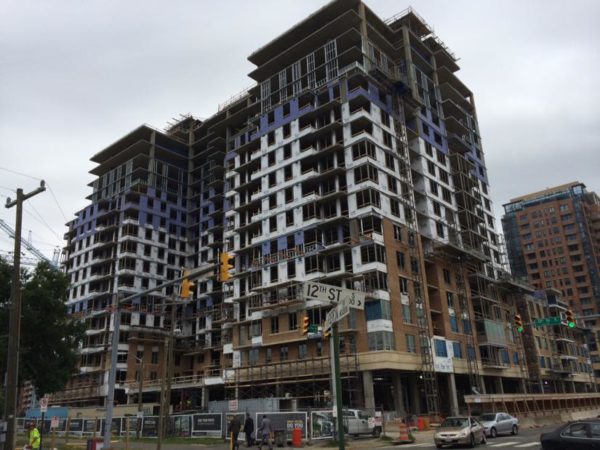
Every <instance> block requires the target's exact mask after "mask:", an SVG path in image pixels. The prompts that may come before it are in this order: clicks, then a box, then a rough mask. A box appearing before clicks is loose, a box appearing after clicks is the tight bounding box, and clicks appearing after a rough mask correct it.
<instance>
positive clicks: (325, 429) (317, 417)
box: [310, 410, 334, 439]
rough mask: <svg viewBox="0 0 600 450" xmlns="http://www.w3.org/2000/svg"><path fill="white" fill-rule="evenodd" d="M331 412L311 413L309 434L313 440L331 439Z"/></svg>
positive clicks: (332, 421) (332, 420)
mask: <svg viewBox="0 0 600 450" xmlns="http://www.w3.org/2000/svg"><path fill="white" fill-rule="evenodd" d="M333 423H334V419H333V411H331V410H329V411H311V413H310V428H311V430H310V432H311V436H312V438H313V439H326V438H329V439H331V438H333Z"/></svg>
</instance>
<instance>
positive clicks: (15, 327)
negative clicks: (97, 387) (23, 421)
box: [4, 180, 46, 450]
mask: <svg viewBox="0 0 600 450" xmlns="http://www.w3.org/2000/svg"><path fill="white" fill-rule="evenodd" d="M45 190H46V187H45V183H44V180H42V181H41V182H40V187H39V188H37V189H35V190H33V191H31V192H30V193H28V194H23V189H21V188H19V189H17V198H16V200H11V199H10V198H9V199H7V200H6V208H12V207H13V206H16V207H17V210H16V218H15V252H14V254H13V274H12V281H11V286H10V298H11V301H10V323H9V331H8V354H7V368H6V404H5V405H4V419H5V420H6V422H7V424H6V440H5V442H4V450H15V448H16V413H17V389H18V387H19V345H20V340H21V228H22V224H23V202H24V201H25V200H27V199H29V198H31V197H33V196H34V195H37V194H39V193H40V192H44V191H45Z"/></svg>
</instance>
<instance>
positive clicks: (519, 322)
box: [515, 314, 523, 333]
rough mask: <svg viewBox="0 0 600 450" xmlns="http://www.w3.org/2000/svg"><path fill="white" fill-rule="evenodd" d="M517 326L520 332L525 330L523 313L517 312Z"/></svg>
mask: <svg viewBox="0 0 600 450" xmlns="http://www.w3.org/2000/svg"><path fill="white" fill-rule="evenodd" d="M515 328H516V329H517V331H518V332H519V333H522V332H523V319H521V314H515Z"/></svg>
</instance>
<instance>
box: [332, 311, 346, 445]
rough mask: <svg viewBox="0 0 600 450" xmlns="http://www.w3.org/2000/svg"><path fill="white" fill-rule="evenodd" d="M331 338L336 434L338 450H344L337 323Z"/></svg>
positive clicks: (333, 327)
mask: <svg viewBox="0 0 600 450" xmlns="http://www.w3.org/2000/svg"><path fill="white" fill-rule="evenodd" d="M331 328H332V333H331V334H332V337H333V364H334V366H335V367H334V371H333V372H334V375H335V378H334V383H335V409H336V411H337V434H338V448H339V449H340V450H345V449H346V445H345V442H344V416H343V414H342V412H343V408H344V406H343V402H342V376H341V373H340V335H339V332H338V323H337V322H335V323H334V324H333V325H332V326H331Z"/></svg>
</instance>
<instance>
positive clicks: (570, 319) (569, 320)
mask: <svg viewBox="0 0 600 450" xmlns="http://www.w3.org/2000/svg"><path fill="white" fill-rule="evenodd" d="M566 316H567V325H568V326H569V328H575V314H573V310H571V309H567V312H566Z"/></svg>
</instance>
